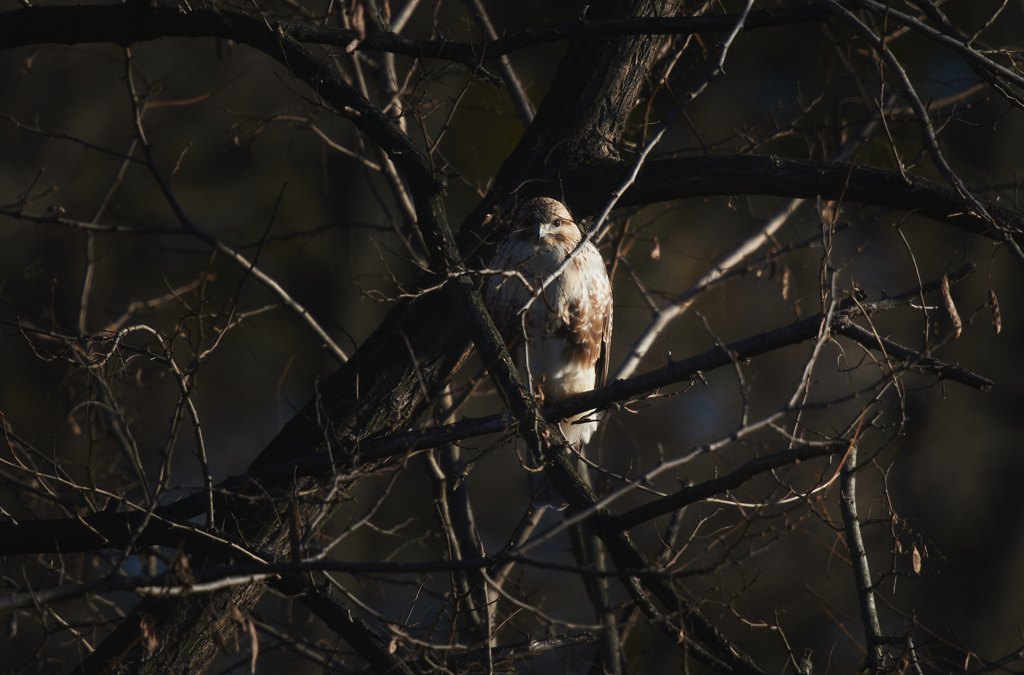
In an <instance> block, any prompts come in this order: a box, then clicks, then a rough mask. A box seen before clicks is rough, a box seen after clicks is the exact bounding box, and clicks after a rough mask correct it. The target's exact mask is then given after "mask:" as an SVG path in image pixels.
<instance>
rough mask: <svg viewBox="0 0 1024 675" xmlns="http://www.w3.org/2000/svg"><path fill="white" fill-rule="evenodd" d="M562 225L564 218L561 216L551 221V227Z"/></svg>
mask: <svg viewBox="0 0 1024 675" xmlns="http://www.w3.org/2000/svg"><path fill="white" fill-rule="evenodd" d="M561 226H562V219H561V218H555V219H554V220H552V221H551V227H561Z"/></svg>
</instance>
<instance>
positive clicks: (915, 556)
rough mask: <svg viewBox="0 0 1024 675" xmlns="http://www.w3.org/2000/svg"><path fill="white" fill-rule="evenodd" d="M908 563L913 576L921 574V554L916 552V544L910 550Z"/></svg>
mask: <svg viewBox="0 0 1024 675" xmlns="http://www.w3.org/2000/svg"><path fill="white" fill-rule="evenodd" d="M910 561H911V564H912V565H913V566H914V574H920V573H921V552H920V551H918V550H917V544H914V548H912V549H911V550H910Z"/></svg>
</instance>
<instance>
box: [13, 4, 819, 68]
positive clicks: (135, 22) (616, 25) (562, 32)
mask: <svg viewBox="0 0 1024 675" xmlns="http://www.w3.org/2000/svg"><path fill="white" fill-rule="evenodd" d="M829 16H830V12H828V11H827V10H825V9H824V8H821V7H818V6H816V5H805V6H801V7H787V8H782V9H768V10H762V11H757V12H751V14H750V16H749V18H748V19H747V21H746V23H745V26H744V30H747V31H750V30H755V29H758V28H770V27H774V26H786V25H790V24H795V23H804V22H809V21H821V20H823V19H827V18H828V17H829ZM735 24H736V16H735V15H731V14H717V15H711V16H697V17H660V16H659V17H637V18H632V19H580V20H579V21H571V22H566V23H559V24H552V25H549V26H537V27H533V28H527V29H525V30H522V31H519V32H517V33H513V34H511V35H507V36H505V37H502V38H498V39H495V40H486V41H484V42H479V43H468V42H452V41H448V40H420V39H415V38H407V37H403V36H401V35H398V34H396V33H390V32H387V33H385V32H379V33H368V34H365V35H360V33H359V32H357V31H354V30H345V29H341V28H328V27H326V26H319V25H316V24H312V23H299V22H293V21H271V22H269V25H270V26H272V27H273V29H274V30H275V31H276V32H277V34H278V35H281V36H286V37H288V38H290V39H293V40H296V41H297V42H306V43H317V44H326V45H334V46H338V47H347V46H348V45H350V44H352V43H353V42H355V41H358V46H357V49H359V50H362V51H380V52H389V53H393V54H401V55H404V56H409V57H412V58H434V59H443V60H451V61H456V62H458V63H463V64H466V65H467V66H470V67H471V68H474V69H475V68H476V67H478V66H479V64H480V63H481V62H483V61H488V60H493V59H498V58H500V57H502V56H504V55H507V54H510V53H511V52H514V51H518V50H520V49H525V48H527V47H534V46H537V45H544V44H550V43H552V42H561V41H564V40H571V39H575V38H587V37H614V36H627V35H689V34H692V33H714V32H724V31H729V30H731V29H732V27H733V26H734V25H735ZM266 31H267V24H265V23H263V22H262V21H260V20H258V19H255V18H253V17H250V16H249V15H246V14H242V13H240V12H229V11H223V10H222V11H216V12H215V11H212V10H207V9H194V10H192V11H185V10H184V8H179V7H170V6H165V5H160V4H158V3H153V4H147V3H146V2H144V1H143V2H136V3H125V4H118V5H100V6H88V5H78V6H71V7H30V8H24V9H16V10H13V11H10V12H4V13H0V49H10V48H14V47H24V46H28V45H35V44H69V45H70V44H82V43H89V42H93V43H95V42H110V43H113V44H117V45H121V46H122V47H127V46H130V45H132V44H134V43H136V42H145V41H149V40H156V39H159V38H163V37H220V38H225V39H230V40H237V41H239V42H243V43H246V44H251V40H258V39H259V38H258V37H255V36H258V34H259V33H260V32H266ZM246 38H248V39H246Z"/></svg>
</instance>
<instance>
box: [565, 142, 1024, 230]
mask: <svg viewBox="0 0 1024 675" xmlns="http://www.w3.org/2000/svg"><path fill="white" fill-rule="evenodd" d="M626 170H627V169H626V168H625V167H624V166H617V165H615V164H613V163H608V164H607V165H606V166H605V167H602V168H598V167H584V168H582V169H581V170H580V171H579V172H577V174H576V175H575V176H573V181H572V186H573V187H575V188H582V186H584V185H589V186H590V189H592V190H594V191H595V192H597V193H600V191H601V190H602V189H606V188H607V189H610V188H611V187H612V186H614V185H615V183H616V181H618V180H621V179H620V178H619V177H620V176H621V175H624V174H625V171H626ZM741 194H742V195H770V196H774V197H804V198H811V199H813V198H814V197H816V196H818V195H820V196H821V197H824V198H825V199H842V200H843V201H846V202H855V203H860V204H864V205H872V206H883V207H887V208H892V209H898V210H900V211H910V212H913V213H919V214H921V215H923V216H927V217H929V218H931V219H933V220H936V221H938V222H943V223H947V224H949V225H952V226H954V227H958V228H960V229H963V230H967V231H968V232H975V233H977V234H983V235H986V236H989V235H990V234H991V233H990V231H989V229H988V228H987V227H986V225H985V223H984V221H983V220H982V219H981V218H979V217H977V216H975V215H974V214H972V213H968V212H967V211H966V205H965V203H964V199H963V197H962V196H961V195H960V194H959V193H958V192H957V191H956V190H955V189H953V188H952V187H951V186H949V185H948V184H945V183H940V182H938V181H933V180H930V179H928V178H922V177H920V176H915V175H913V174H907V176H906V179H904V178H903V176H901V175H900V174H899V173H897V172H895V171H887V170H885V169H876V168H873V167H867V166H860V165H850V164H844V163H837V162H824V161H812V160H801V159H790V158H786V157H779V156H776V155H766V156H756V155H755V156H749V155H748V156H708V157H679V158H672V159H660V160H657V159H656V160H651V161H649V162H648V163H647V165H646V166H645V167H644V169H643V170H642V171H641V172H640V176H639V178H638V179H637V182H636V184H635V185H634V186H633V187H632V188H630V190H628V191H627V192H626V194H625V195H623V197H622V200H621V202H620V203H621V205H622V206H638V205H643V204H654V203H657V202H662V201H666V200H670V199H688V198H692V197H707V196H711V195H741ZM997 199H998V197H997V196H996V195H993V197H992V198H991V201H990V205H991V207H990V209H989V210H990V211H991V212H992V213H993V214H994V215H996V216H997V217H998V218H999V219H1000V220H1001V221H1002V223H1003V224H1004V226H1005V227H1006V229H1007V230H1008V231H1011V232H1024V213H1022V212H1021V211H1019V210H1018V209H1015V208H1012V207H1011V206H1009V205H1006V204H1000V203H999V202H998V201H996V200H997Z"/></svg>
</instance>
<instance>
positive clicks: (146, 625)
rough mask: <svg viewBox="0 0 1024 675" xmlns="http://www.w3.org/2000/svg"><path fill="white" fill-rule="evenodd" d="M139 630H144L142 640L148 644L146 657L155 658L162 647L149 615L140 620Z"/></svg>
mask: <svg viewBox="0 0 1024 675" xmlns="http://www.w3.org/2000/svg"><path fill="white" fill-rule="evenodd" d="M139 628H141V629H142V639H143V641H144V642H145V643H146V655H147V656H153V654H154V653H155V652H156V650H157V648H158V647H159V646H160V640H158V639H157V637H156V633H154V632H153V619H152V618H151V617H150V616H149V614H143V615H142V618H141V619H139Z"/></svg>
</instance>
